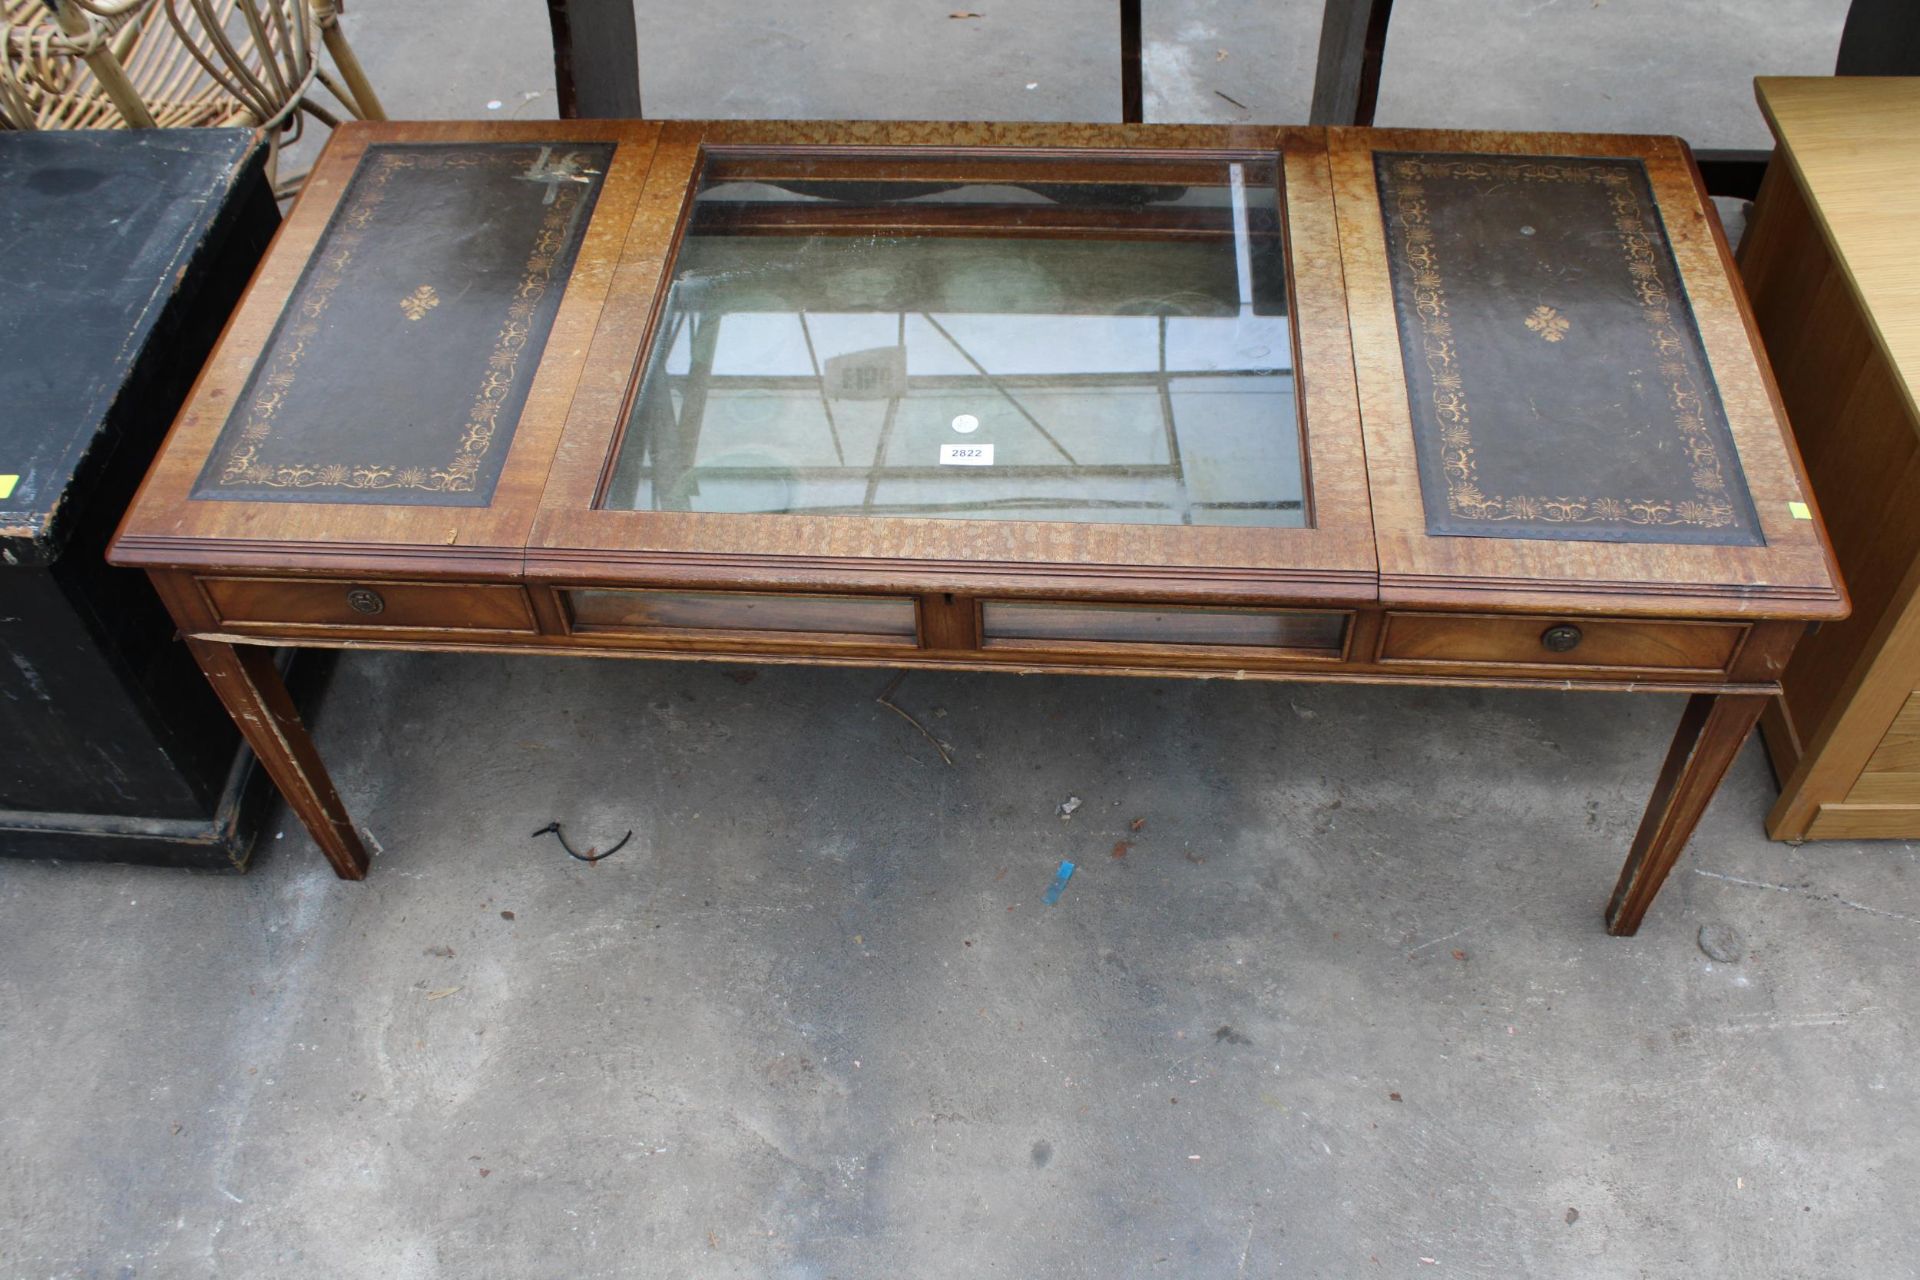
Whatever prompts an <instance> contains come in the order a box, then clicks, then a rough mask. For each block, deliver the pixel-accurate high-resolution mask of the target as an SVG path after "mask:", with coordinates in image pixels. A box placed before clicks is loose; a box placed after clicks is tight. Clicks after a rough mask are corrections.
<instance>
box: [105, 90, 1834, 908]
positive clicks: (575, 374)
mask: <svg viewBox="0 0 1920 1280" xmlns="http://www.w3.org/2000/svg"><path fill="white" fill-rule="evenodd" d="M1705 198H1706V197H1705V195H1704V194H1703V192H1702V189H1701V187H1700V185H1699V182H1698V179H1697V175H1696V173H1695V170H1694V168H1693V165H1692V162H1691V160H1690V158H1689V156H1688V154H1687V152H1686V150H1685V147H1684V145H1683V144H1682V143H1680V142H1679V141H1677V140H1675V139H1671V138H1637V137H1635V138H1629V137H1605V136H1586V135H1527V134H1457V133H1426V132H1403V131H1392V130H1344V129H1334V130H1323V129H1317V128H1298V129H1295V128H1264V127H1263V128H1238V127H1235V128H1213V127H1205V128H1202V127H1192V128H1188V127H1151V126H1147V127H1142V126H1100V125H955V124H879V123H869V124H821V123H807V124H766V123H744V122H725V123H698V122H676V123H665V124H662V123H654V122H644V123H643V122H565V123H554V122H516V123H506V124H502V123H487V124H468V123H460V124H388V123H375V124H349V125H347V126H345V127H343V128H342V129H341V130H339V131H338V132H336V133H335V134H334V137H333V140H332V142H331V143H330V144H329V146H328V149H327V151H326V153H325V154H324V156H323V157H322V158H321V160H320V163H319V165H318V166H317V167H316V169H315V170H314V173H313V176H312V178H310V179H309V181H308V183H307V186H306V191H305V193H304V194H303V195H302V196H301V198H300V202H299V204H298V205H297V206H296V207H295V208H294V210H293V212H292V214H291V216H290V217H289V219H288V221H287V223H286V225H285V227H284V228H283V230H282V231H281V233H280V235H279V238H278V239H277V241H276V242H275V244H274V246H273V249H272V250H271V252H270V254H269V256H268V258H267V260H266V262H265V264H264V265H263V266H262V267H261V269H260V271H259V273H258V274H257V276H256V277H255V279H254V281H253V284H252V286H251V289H250V291H249V293H248V295H247V297H246V299H245V301H244V302H243V303H242V305H241V307H240V309H239V311H238V313H237V315H236V316H235V318H234V320H233V322H232V323H231V325H230V326H229V328H228V330H227V332H226V334H225V336H224V338H223V339H222V341H221V343H220V346H219V348H218V350H217V351H216V352H215V354H214V356H213V357H212V359H211V361H210V362H209V364H208V365H207V368H206V370H205V372H204V373H203V374H202V375H201V378H200V381H199V384H198V386H197V387H196V389H195V391H194V393H193V395H192V397H191V399H190V400H189V402H188V404H187V407H186V408H185V410H184V411H183V412H182V414H181V416H180V418H179V421H178V423H177V424H176V426H175V428H174V431H173V434H172V436H171V437H170V438H169V440H168V442H167V446H166V448H165V451H164V452H163V453H162V455H161V457H160V459H159V461H158V462H157V463H156V465H155V467H154V469H153V471H152V473H151V474H150V475H149V477H148V479H147V483H146V486H145V488H144V489H143V490H142V491H141V494H140V497H139V498H138V500H137V501H136V503H135V504H134V506H133V508H132V510H131V512H130V513H129V515H128V516H127V519H126V521H125V523H124V525H123V526H122V528H121V531H120V534H119V537H118V539H117V541H116V542H115V544H114V548H113V559H114V561H115V562H116V563H119V564H124V565H135V566H139V567H141V568H144V569H146V570H148V571H149V572H150V573H151V574H152V576H153V580H154V582H155V583H156V585H157V586H158V587H159V590H160V591H161V593H162V595H163V596H164V597H165V599H166V600H167V602H168V604H169V606H170V607H171V609H172V611H173V614H174V617H175V619H176V620H177V621H178V623H179V626H180V629H181V631H182V633H183V634H184V635H185V636H186V637H187V643H188V645H189V646H191V648H192V651H193V653H194V654H195V656H196V657H197V658H198V660H199V662H200V665H201V667H202V668H203V669H204V670H205V672H206V674H207V677H208V678H209V679H210V680H211V681H212V682H213V684H214V687H215V688H216V689H217V690H218V691H219V692H220V695H221V697H222V699H223V700H224V701H225V703H226V705H227V707H228V709H229V710H230V711H231V712H232V713H233V716H234V718H235V720H237V721H238V722H239V724H240V726H241V728H242V730H243V731H244V732H245V733H246V735H247V738H248V740H249V741H250V742H251V743H252V744H253V747H254V750H255V751H256V752H258V753H259V755H260V758H261V759H262V760H263V761H264V762H265V763H266V765H267V767H268V769H269V770H270V771H271V773H272V775H273V777H274V779H275V780H276V781H277V782H278V783H279V785H280V788H281V790H282V791H283V792H284V793H285V795H286V797H287V800H288V801H289V803H291V804H292V805H293V807H294V808H295V810H296V811H297V812H298V813H299V815H300V817H301V819H302V820H303V821H304V822H305V823H306V825H307V827H308V829H309V830H310V831H311V832H312V833H313V836H314V839H315V840H316V841H317V842H318V843H319V845H320V847H321V848H322V849H323V850H324V851H325V852H326V855H327V857H328V858H329V859H331V860H332V863H333V865H334V867H335V869H336V870H337V871H338V872H339V874H340V875H341V876H342V877H345V878H347V879H358V878H360V877H362V876H364V875H365V874H366V872H367V867H368V859H367V854H366V850H365V848H364V846H363V844H362V841H361V839H360V837H359V835H358V834H357V833H356V831H355V829H354V826H353V823H352V821H351V819H350V818H349V817H348V815H347V811H346V809H345V808H344V806H343V805H342V804H341V802H340V798H339V796H338V795H337V794H336V793H335V791H334V788H333V785H332V783H331V782H330V781H329V780H328V778H327V774H326V769H325V767H324V765H323V764H322V762H321V760H320V757H319V755H318V754H317V753H316V752H315V750H314V747H313V744H312V742H311V741H310V739H309V737H308V735H307V732H306V730H305V728H304V727H303V726H302V725H301V723H300V720H299V718H298V716H297V715H296V713H295V711H294V709H293V706H292V704H291V703H290V702H289V700H288V698H287V695H286V691H285V689H284V688H283V687H282V686H281V683H280V680H279V677H278V675H277V674H276V672H275V668H274V664H273V662H272V660H271V654H270V649H269V648H268V646H273V645H326V646H333V647H340V648H386V649H409V650H447V651H477V650H508V651H513V652H520V653H530V654H534V653H544V654H568V653H571V654H595V655H601V656H620V657H655V658H695V659H709V660H720V661H729V662H739V661H752V662H808V663H828V664H837V665H854V666H885V667H926V668H962V669H969V670H979V671H995V670H997V671H1012V672H1040V671H1045V672H1070V673H1083V674H1119V675H1155V676H1168V675H1186V676H1200V677H1216V678H1236V679H1261V680H1319V681H1348V682H1357V683H1390V684H1419V685H1472V686H1484V687H1499V688H1521V687H1528V686H1551V687H1554V688H1588V689H1604V690H1618V691H1650V692H1663V693H1672V692H1686V693H1690V694H1692V695H1693V696H1692V698H1691V699H1690V700H1689V702H1688V704H1687V708H1686V711H1685V713H1684V715H1683V716H1682V718H1681V722H1680V727H1679V731H1678V733H1677V735H1676V736H1675V739H1674V743H1673V747H1672V750H1671V752H1670V754H1669V756H1668V759H1667V763H1666V766H1665V768H1664V769H1662V771H1661V773H1660V777H1659V779H1658V781H1657V782H1656V783H1655V785H1654V790H1653V795H1652V799H1651V801H1650V802H1649V804H1648V807H1647V812H1646V817H1645V819H1644V821H1643V822H1642V824H1641V827H1640V832H1639V834H1638V836H1637V837H1636V838H1635V839H1634V842H1633V846H1632V849H1631V850H1630V851H1629V852H1628V855H1627V860H1626V867H1625V869H1624V871H1623V872H1622V873H1621V876H1620V881H1619V885H1618V887H1617V888H1616V889H1615V890H1614V893H1613V897H1612V900H1611V902H1610V903H1609V905H1608V907H1607V912H1606V921H1607V927H1608V928H1609V930H1611V931H1612V932H1614V933H1617V934H1630V933H1632V932H1633V931H1634V930H1635V929H1636V928H1638V926H1639V924H1640V920H1641V917H1642V915H1643V914H1644V913H1645V912H1646V909H1647V906H1648V904H1649V903H1650V902H1651V901H1652V899H1653V896H1654V894H1655V893H1656V892H1657V891H1658V890H1659V887H1660V884H1661V881H1662V880H1663V879H1665V877H1666V875H1667V872H1668V871H1669V870H1670V869H1671V868H1672V866H1673V864H1674V861H1675V860H1676V859H1677V858H1678V857H1679V855H1680V852H1681V850H1682V849H1683V847H1684V846H1685V845H1686V842H1687V839H1688V837H1689V835H1690V834H1691V833H1692V831H1693V828H1694V824H1695V822H1696V821H1697V820H1698V819H1699V817H1700V814H1701V812H1702V811H1703V810H1704V809H1705V807H1706V805H1707V802H1708V800H1709V799H1710V798H1711V796H1712V795H1713V792H1714V789H1715V788H1716V787H1717V786H1718V785H1719V782H1720V779H1721V777H1722V775H1723V774H1724V773H1725V771H1726V769H1727V766H1728V765H1729V764H1730V763H1731V762H1732V760H1733V758H1734V755H1735V753H1736V752H1737V751H1738V749H1739V747H1740V745H1741V743H1742V742H1743V741H1744V740H1745V738H1746V736H1747V734H1748V732H1749V730H1750V729H1751V728H1752V727H1753V724H1754V721H1755V720H1756V718H1757V717H1758V716H1759V714H1760V712H1761V710H1762V709H1763V708H1764V707H1765V706H1766V705H1767V702H1768V700H1769V699H1770V698H1772V697H1773V696H1774V695H1775V694H1776V692H1777V691H1778V679H1779V676H1780V672H1781V670H1782V668H1783V666H1784V665H1785V663H1786V660H1787V657H1788V655H1789V654H1790V653H1791V652H1792V650H1793V647H1794V644H1795V642H1796V641H1797V640H1798V638H1799V637H1800V635H1801V633H1802V632H1803V631H1804V630H1805V629H1806V627H1807V624H1808V623H1810V622H1816V621H1819V620H1821V619H1831V618H1839V617H1842V616H1844V615H1845V613H1846V610H1847V602H1846V597H1845V595H1844V593H1843V591H1842V589H1841V587H1840V585H1839V581H1838V577H1837V575H1836V573H1835V571H1834V568H1833V562H1832V558H1831V555H1830V553H1829V551H1828V548H1827V544H1826V540H1825V536H1824V533H1823V531H1822V528H1821V524H1820V521H1819V518H1818V515H1817V513H1816V512H1815V510H1814V509H1813V505H1812V499H1811V497H1810V495H1809V493H1808V491H1807V489H1806V485H1805V481H1804V479H1803V477H1802V474H1801V469H1800V464H1799V460H1798V458H1797V456H1796V454H1795V451H1794V447H1793V444H1792V441H1791V438H1790V437H1789V435H1788V434H1787V432H1786V428H1785V423H1784V420H1783V418H1782V415H1781V412H1780V408H1779V403H1778V399H1777V396H1776V394H1775V391H1774V387H1773V382H1772V378H1771V376H1770V374H1769V373H1768V371H1767V368H1766V365H1765V362H1764V359H1763V357H1762V356H1761V354H1760V351H1759V347H1758V345H1757V343H1756V340H1755V338H1754V335H1753V329H1752V325H1751V320H1750V318H1749V316H1748V314H1747V309H1746V304H1745V302H1744V301H1743V299H1742V298H1741V295H1740V293H1739V291H1738V289H1737V287H1736V286H1735V285H1734V284H1733V283H1732V277H1731V270H1730V259H1729V257H1728V253H1727V248H1726V244H1725V242H1724V240H1723V238H1722V236H1721V233H1720V230H1719V226H1718V223H1717V222H1716V221H1715V220H1714V219H1713V218H1712V217H1710V216H1709V215H1708V214H1707V213H1706V212H1705V211H1704V207H1703V203H1704V201H1705Z"/></svg>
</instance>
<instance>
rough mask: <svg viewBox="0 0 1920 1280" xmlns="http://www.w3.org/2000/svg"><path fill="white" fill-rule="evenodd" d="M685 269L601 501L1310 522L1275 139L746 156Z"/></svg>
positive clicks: (724, 178)
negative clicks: (1067, 152) (1204, 152)
mask: <svg viewBox="0 0 1920 1280" xmlns="http://www.w3.org/2000/svg"><path fill="white" fill-rule="evenodd" d="M863 166H865V167H863ZM956 172H960V173H962V174H963V175H964V176H961V177H958V178H956V177H954V176H953V175H954V174H955V173H956ZM942 174H943V175H944V176H936V175H942ZM669 290H670V291H669V294H668V296H667V299H666V304H665V306H664V308H663V310H662V312H661V316H660V319H659V321H658V322H657V327H656V331H655V332H656V337H655V340H654V342H653V346H652V350H651V351H649V352H648V353H647V354H646V358H645V359H644V361H643V362H642V365H641V370H640V378H641V382H640V387H639V390H638V393H637V394H636V395H635V397H634V401H633V409H632V415H631V418H630V420H629V421H628V423H627V428H626V432H625V435H624V438H623V440H622V443H621V445H620V450H619V454H618V456H617V459H616V461H615V465H614V468H613V471H612V474H611V478H610V481H609V483H608V485H607V488H606V490H605V492H604V495H603V497H602V500H601V505H602V506H604V507H610V508H617V509H629V510H657V511H693V512H733V513H748V512H753V513H775V514H807V515H860V516H919V517H924V518H939V519H1002V520H1042V521H1080V522H1092V523H1110V524H1111V523H1122V524H1195V525H1259V526H1290V527H1298V526H1302V525H1305V524H1306V523H1307V522H1308V504H1307V501H1306V495H1305V493H1304V481H1303V471H1302V466H1301V426H1300V417H1299V413H1298V411H1297V408H1296V405H1295V381H1294V376H1293V374H1294V369H1293V342H1292V334H1291V332H1290V330H1289V317H1288V307H1287V275H1286V256H1285V251H1284V246H1283V243H1282V224H1281V218H1280V207H1279V190H1278V173H1277V168H1276V166H1275V165H1274V164H1273V163H1271V162H1267V161H1249V162H1229V161H1225V160H1222V161H1198V162H1196V161H1192V160H1187V161H1181V162H1179V163H1178V164H1177V165H1172V164H1163V163H1160V162H1156V161H1146V160H1142V161H1089V160H1086V159H1081V158H1065V157H1063V158H1061V159H1060V160H1058V161H1051V162H1048V163H1046V164H1035V163H1034V162H1031V161H1029V162H1026V163H1024V164H1015V163H1009V164H1006V165H1004V166H1001V167H1000V170H999V171H997V172H994V173H991V174H987V175H984V176H983V175H982V173H981V171H980V170H979V169H978V168H977V167H975V168H962V166H960V165H957V164H953V163H948V164H946V165H944V166H941V165H938V164H934V163H930V162H927V161H924V160H923V161H919V162H917V163H916V164H896V165H890V166H877V165H866V163H865V162H863V161H860V160H839V161H834V162H830V163H829V162H818V163H816V162H811V161H805V160H796V159H795V158H793V157H789V156H769V157H765V158H763V159H762V160H761V161H759V162H756V161H755V160H754V159H753V158H752V157H737V156H736V157H722V158H721V159H719V160H716V161H714V162H711V163H710V164H709V167H708V169H707V170H706V172H705V174H704V175H703V180H702V184H701V187H700V190H699V192H698V194H697V196H696V198H695V201H694V205H693V209H692V215H691V218H690V221H689V224H688V229H687V232H686V235H685V237H684V239H683V241H682V243H681V247H680V251H679V255H678V258H677V260H676V262H675V264H674V269H673V272H672V278H671V282H670V285H669Z"/></svg>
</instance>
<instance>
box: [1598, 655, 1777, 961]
mask: <svg viewBox="0 0 1920 1280" xmlns="http://www.w3.org/2000/svg"><path fill="white" fill-rule="evenodd" d="M1769 701H1771V698H1770V697H1769V695H1766V694H1760V693H1719V694H1714V693H1696V694H1694V695H1693V697H1692V698H1690V699H1689V700H1688V701H1687V709H1686V712H1685V714H1683V715H1682V716H1681V717H1680V728H1679V729H1678V730H1677V731H1676V732H1675V733H1674V735H1673V745H1672V746H1671V747H1669V748H1668V749H1667V763H1666V764H1665V765H1664V766H1662V768H1661V770H1660V780H1659V781H1658V782H1656V783H1654V786H1653V797H1652V799H1650V800H1648V801H1647V814H1646V816H1645V817H1644V818H1642V819H1641V820H1640V832H1639V834H1638V835H1636V836H1634V838H1633V849H1632V851H1631V852H1630V853H1628V854H1627V865H1626V866H1625V867H1623V868H1621V870H1620V883H1619V884H1618V885H1617V886H1615V888H1614V891H1613V901H1611V902H1610V903H1608V904H1607V932H1608V933H1610V934H1612V935H1614V936H1615V937H1616V938H1627V937H1631V936H1633V934H1635V933H1636V932H1638V931H1639V929H1640V920H1641V918H1642V917H1643V916H1645V915H1646V914H1647V908H1648V907H1649V906H1651V905H1653V896H1654V895H1655V894H1657V893H1659V892H1660V885H1661V884H1662V883H1663V882H1664V881H1665V880H1666V878H1667V873H1668V872H1669V871H1672V870H1673V864H1674V863H1676V862H1678V861H1679V860H1680V854H1681V852H1682V851H1683V850H1685V849H1686V847H1687V841H1688V840H1689V839H1691V838H1692V836H1693V829H1694V827H1695V826H1697V825H1698V824H1699V822H1700V815H1701V814H1703V813H1705V812H1706V811H1707V802H1708V801H1710V800H1712V799H1713V793H1714V792H1715V791H1716V790H1717V789H1718V788H1719V786H1720V779H1722V778H1724V777H1725V776H1726V774H1727V769H1728V767H1729V766H1730V765H1732V764H1733V759H1734V757H1735V756H1737V755H1739V754H1740V747H1741V745H1742V744H1744V743H1745V742H1746V740H1747V735H1748V734H1749V733H1752V732H1753V726H1754V724H1755V723H1756V722H1758V721H1759V719H1760V713H1761V712H1762V711H1765V710H1766V708H1767V703H1768V702H1769Z"/></svg>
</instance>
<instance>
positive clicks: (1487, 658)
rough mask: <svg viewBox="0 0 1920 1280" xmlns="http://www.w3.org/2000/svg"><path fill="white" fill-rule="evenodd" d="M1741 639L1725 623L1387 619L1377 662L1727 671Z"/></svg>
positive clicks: (1434, 616)
mask: <svg viewBox="0 0 1920 1280" xmlns="http://www.w3.org/2000/svg"><path fill="white" fill-rule="evenodd" d="M1746 632H1747V628H1746V627H1745V626H1744V625H1743V624H1739V623H1725V622H1663V621H1646V622H1641V621H1637V620H1634V619H1627V618H1618V619H1608V618H1551V617H1546V618H1542V617H1534V618H1527V617H1508V616H1504V615H1494V614H1438V613H1389V614H1388V615H1387V624H1386V635H1385V636H1384V638H1383V639H1382V641H1381V646H1380V661H1381V662H1383V663H1396V662H1429V663H1460V664H1467V665H1474V666H1502V667H1602V668H1608V669H1614V670H1633V671H1703V672H1704V671H1725V670H1726V669H1727V667H1728V666H1729V664H1731V663H1732V662H1733V657H1734V654H1735V653H1737V652H1738V651H1739V648H1740V641H1741V640H1742V639H1743V638H1744V637H1745V635H1746Z"/></svg>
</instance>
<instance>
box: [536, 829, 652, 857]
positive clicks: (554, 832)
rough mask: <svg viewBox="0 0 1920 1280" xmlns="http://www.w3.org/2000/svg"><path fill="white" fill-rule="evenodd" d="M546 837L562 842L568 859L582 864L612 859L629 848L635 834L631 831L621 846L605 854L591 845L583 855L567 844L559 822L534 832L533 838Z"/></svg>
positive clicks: (561, 845) (621, 838)
mask: <svg viewBox="0 0 1920 1280" xmlns="http://www.w3.org/2000/svg"><path fill="white" fill-rule="evenodd" d="M544 835H551V836H552V837H553V838H554V839H556V840H558V841H559V842H560V847H561V848H562V849H565V850H566V851H567V856H568V857H570V858H578V859H579V860H580V861H582V862H598V861H600V860H601V859H602V858H611V857H612V856H613V855H614V854H616V853H618V852H620V851H621V850H622V849H624V848H626V847H627V841H629V840H631V839H633V832H631V831H629V832H627V834H625V835H624V836H621V837H620V843H619V844H616V845H615V846H613V848H611V849H609V850H607V851H606V852H605V853H595V852H594V851H593V847H592V846H591V845H589V846H588V847H587V851H586V852H585V853H581V852H580V851H579V850H577V849H575V848H574V847H573V846H572V845H570V844H568V843H567V834H566V832H564V831H562V830H560V824H559V823H557V822H549V823H548V824H547V825H546V826H544V827H542V828H540V829H539V830H538V831H536V832H534V833H533V836H532V838H533V839H535V840H538V839H539V838H540V837H541V836H544Z"/></svg>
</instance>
